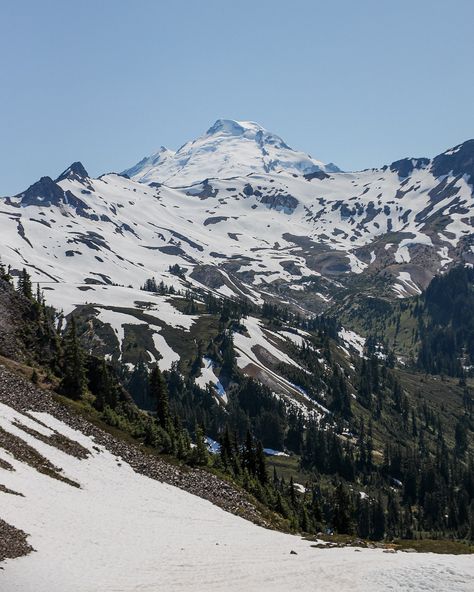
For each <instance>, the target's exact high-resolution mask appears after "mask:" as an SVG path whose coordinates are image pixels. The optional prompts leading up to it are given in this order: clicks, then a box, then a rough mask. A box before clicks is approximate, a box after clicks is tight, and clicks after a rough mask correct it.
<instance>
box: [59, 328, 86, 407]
mask: <svg viewBox="0 0 474 592" xmlns="http://www.w3.org/2000/svg"><path fill="white" fill-rule="evenodd" d="M62 371H63V378H62V380H61V386H60V389H61V392H62V393H64V394H65V395H66V396H67V397H70V398H71V399H80V398H81V397H82V395H83V394H84V392H85V390H86V371H85V365H84V353H83V350H82V347H81V345H80V343H79V339H78V337H77V329H76V320H75V318H74V317H71V321H70V326H69V332H68V333H67V335H66V337H65V339H64V354H63V364H62Z"/></svg>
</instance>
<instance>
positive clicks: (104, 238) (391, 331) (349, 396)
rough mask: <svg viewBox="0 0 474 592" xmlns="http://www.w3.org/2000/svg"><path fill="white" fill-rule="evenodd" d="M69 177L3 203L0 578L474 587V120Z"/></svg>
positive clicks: (242, 148) (43, 586)
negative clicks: (375, 164)
mask: <svg viewBox="0 0 474 592" xmlns="http://www.w3.org/2000/svg"><path fill="white" fill-rule="evenodd" d="M336 160H337V159H336ZM54 177H55V175H53V177H50V176H44V177H42V178H41V179H39V180H38V181H37V182H36V183H34V184H33V185H31V186H30V187H28V188H27V189H25V190H24V191H23V192H21V193H19V194H18V195H12V196H5V197H3V198H1V203H0V256H1V268H0V315H1V317H0V318H1V320H0V354H1V358H0V363H1V365H0V501H1V504H0V533H1V534H2V535H3V538H4V540H5V541H7V542H6V544H3V545H2V542H1V541H0V560H2V559H7V561H6V563H5V564H4V570H3V571H2V572H0V587H2V578H6V580H5V581H6V587H5V588H2V590H3V589H5V590H7V591H8V592H13V591H14V590H22V591H24V592H25V591H26V592H29V591H33V590H35V591H36V592H42V591H43V590H44V591H45V592H46V591H47V592H51V591H56V590H57V591H59V590H61V591H64V590H73V589H74V590H84V592H92V591H93V590H98V589H100V590H124V591H128V590H151V589H158V588H156V587H154V586H156V585H157V582H159V583H160V585H161V586H162V588H160V589H163V590H173V589H176V590H178V589H179V590H191V589H199V590H207V591H211V590H222V589H223V588H224V586H225V588H226V589H229V590H243V589H246V590H272V591H277V590H288V589H296V587H298V588H299V589H302V590H313V589H315V588H314V581H316V582H317V583H318V584H320V585H321V586H322V587H323V588H324V587H327V586H333V587H334V586H335V588H334V589H337V590H349V589H350V590H359V589H360V590H372V589H373V590H380V589H397V590H405V589H406V590H408V589H414V590H421V589H436V590H466V591H467V590H468V589H469V586H470V585H472V578H473V576H474V572H473V565H472V561H470V558H469V557H463V555H465V554H469V553H472V552H473V549H474V547H473V544H474V416H473V411H474V394H473V392H474V391H473V389H474V271H473V265H474V232H473V225H474V197H473V195H474V194H473V191H474V140H468V141H466V142H464V143H462V144H459V145H458V146H455V147H454V148H450V149H448V150H446V152H444V153H442V154H439V155H438V156H435V157H433V158H426V157H416V158H415V157H408V158H404V159H402V160H399V161H397V162H393V163H392V164H387V165H386V166H384V167H382V168H379V169H367V170H363V171H358V172H345V171H342V170H340V169H339V167H338V166H337V165H335V164H333V163H329V164H324V163H323V162H320V161H319V160H317V159H315V158H312V157H311V156H309V155H307V154H305V153H303V152H300V151H297V150H294V149H293V148H291V147H290V146H288V145H287V144H286V142H285V141H284V140H283V139H282V138H280V137H279V136H277V135H276V134H274V133H272V132H269V131H267V130H266V129H264V128H263V127H261V126H260V125H259V124H257V123H255V122H251V121H233V120H226V119H219V120H217V121H216V122H215V123H214V125H212V127H210V128H209V130H208V131H207V132H206V133H205V134H204V135H202V136H200V137H199V138H197V139H195V140H193V141H190V142H187V143H186V144H184V145H183V146H182V147H181V148H179V150H177V151H176V152H175V151H173V150H169V149H167V148H164V147H161V148H160V149H159V150H158V151H157V152H156V153H154V154H152V155H151V156H147V157H145V158H143V159H142V160H141V161H140V162H138V163H137V164H136V165H134V166H131V167H130V168H129V169H127V170H125V171H123V172H118V173H107V174H103V175H101V176H100V177H98V178H92V177H90V176H89V174H88V173H87V170H86V169H85V167H84V166H83V164H81V163H80V162H75V163H73V164H71V165H70V166H69V167H68V168H67V169H66V170H65V171H64V172H63V173H61V174H60V175H59V176H57V178H54ZM178 488H179V489H178ZM15 494H16V495H15ZM195 496H198V498H200V499H198V498H196V497H195ZM51 499H57V500H58V504H59V507H60V509H58V511H57V512H53V510H52V509H51V504H50V500H51ZM209 502H211V503H209ZM146 509H148V510H150V511H149V512H147V511H145V510H146ZM232 514H233V515H232ZM52 516H54V517H52ZM244 519H246V520H244ZM251 522H253V523H254V524H251ZM65 524H71V525H72V526H71V528H72V529H73V532H74V537H72V538H74V540H73V541H72V540H68V539H67V537H66V542H64V541H63V542H62V543H61V544H60V542H58V541H61V537H64V536H65V535H64V528H65ZM102 524H105V526H106V528H105V529H104V528H102ZM262 526H265V527H266V528H267V530H264V529H262V528H261V527H262ZM180 529H181V530H180ZM271 529H273V531H272V530H271ZM277 530H279V531H283V532H275V531H277ZM157 533H159V535H158V534H157ZM180 533H181V535H180ZM283 533H285V534H283ZM302 534H304V535H305V539H304V540H302V539H301V535H302ZM295 535H298V536H295ZM160 537H161V538H160ZM157 539H159V541H158V542H157ZM119 541H120V545H119ZM124 545H127V547H126V548H127V552H125V551H124V550H123V549H125V546H124ZM119 547H120V548H119ZM335 547H345V548H344V549H335ZM353 547H355V548H356V549H357V550H360V551H361V552H360V554H355V553H354V548H353ZM33 549H35V550H36V551H37V553H32V552H31V551H32V550H33ZM78 549H79V550H78ZM97 549H101V551H100V553H99V552H97ZM104 549H105V550H104ZM216 549H217V550H218V551H216ZM407 550H408V551H411V552H413V555H408V554H405V553H404V551H407ZM426 551H433V552H437V553H444V554H449V555H443V556H440V557H439V558H438V557H435V556H433V555H428V554H423V552H426ZM384 552H386V554H385V555H383V553H384ZM415 552H421V553H418V554H417V553H415ZM392 553H393V554H396V557H392V556H391V554H392ZM454 554H456V555H459V557H454ZM217 555H218V556H219V557H218V558H217ZM159 556H160V557H161V558H162V564H161V567H157V565H156V563H154V561H155V559H154V558H156V557H159ZM256 556H258V561H257V560H256ZM295 556H296V557H295ZM55 561H59V563H60V564H61V565H62V566H63V567H58V566H57V567H56V569H55V572H54V576H53V577H52V576H51V572H50V571H49V570H50V569H51V565H52V563H54V562H55ZM242 565H245V566H246V568H245V569H244V571H246V569H247V568H248V573H247V575H246V576H241V575H240V576H239V569H243V568H242ZM348 565H349V566H350V569H349V570H348V568H347V566H348ZM87 566H89V569H88V573H87V577H85V576H84V575H82V576H80V575H78V570H79V571H80V570H81V569H86V568H87ZM121 566H126V567H124V569H122V568H121ZM325 566H326V567H327V569H325ZM343 566H345V567H343ZM198 567H199V569H198ZM196 570H197V571H196ZM349 572H350V574H349ZM111 574H113V576H112V575H111ZM196 574H197V575H196ZM348 574H349V575H348ZM354 574H355V575H354ZM196 578H198V581H199V585H198V588H196V587H195V585H196ZM242 578H243V579H242ZM272 578H273V579H272ZM78 579H79V580H80V581H81V582H82V584H83V585H82V587H78V586H77V585H76V584H77V582H78ZM224 582H225V585H224ZM193 586H194V587H193ZM390 586H393V587H390Z"/></svg>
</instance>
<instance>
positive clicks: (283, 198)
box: [260, 193, 298, 213]
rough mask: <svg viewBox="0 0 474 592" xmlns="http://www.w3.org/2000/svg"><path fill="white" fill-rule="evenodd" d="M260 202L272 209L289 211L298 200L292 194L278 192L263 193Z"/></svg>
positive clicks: (292, 209)
mask: <svg viewBox="0 0 474 592" xmlns="http://www.w3.org/2000/svg"><path fill="white" fill-rule="evenodd" d="M260 203H262V204H265V205H266V206H268V207H269V208H271V209H272V210H284V211H285V212H288V213H291V212H292V211H294V210H295V209H296V207H297V205H298V200H297V199H296V197H293V196H292V195H285V194H282V193H278V194H277V195H264V196H263V197H262V199H261V200H260Z"/></svg>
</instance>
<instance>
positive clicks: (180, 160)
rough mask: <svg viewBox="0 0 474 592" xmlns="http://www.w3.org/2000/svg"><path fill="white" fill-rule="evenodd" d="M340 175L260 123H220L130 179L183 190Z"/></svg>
mask: <svg viewBox="0 0 474 592" xmlns="http://www.w3.org/2000/svg"><path fill="white" fill-rule="evenodd" d="M338 170H339V169H338V168H337V167H336V166H335V165H333V164H328V165H326V164H324V163H322V162H321V161H319V160H315V159H313V158H312V157H311V156H309V155H308V154H305V153H304V152H300V151H298V150H293V149H292V148H290V146H288V144H287V143H286V142H285V141H284V140H283V139H282V138H280V136H277V135H276V134H273V133H272V132H269V131H268V130H266V129H265V128H264V127H262V126H261V125H259V124H258V123H255V122H253V121H235V120H232V119H218V120H217V121H216V122H215V123H214V125H212V126H211V127H210V128H209V129H208V130H207V132H206V133H205V134H204V135H202V136H200V137H199V138H197V139H196V140H193V141H190V142H187V143H186V144H184V146H182V147H181V148H180V149H179V150H178V151H177V152H172V151H170V150H167V149H166V148H163V147H162V148H161V149H160V150H159V151H158V152H156V153H155V154H152V155H151V156H149V157H145V158H144V159H143V160H141V161H140V162H139V163H138V164H136V165H135V166H133V167H131V168H130V169H127V170H125V171H124V174H126V175H128V176H129V177H130V178H132V179H133V180H135V181H139V182H141V183H151V182H159V183H164V184H166V185H169V186H171V187H180V186H187V185H192V184H194V183H198V182H200V181H203V180H204V179H213V178H219V179H224V178H229V177H244V176H247V175H250V174H268V173H283V174H285V173H286V174H297V175H305V174H310V173H314V172H316V171H324V172H336V171H338Z"/></svg>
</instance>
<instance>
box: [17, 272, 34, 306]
mask: <svg viewBox="0 0 474 592" xmlns="http://www.w3.org/2000/svg"><path fill="white" fill-rule="evenodd" d="M18 292H19V293H20V294H23V296H25V298H28V299H29V300H32V299H33V288H32V285H31V278H30V276H29V274H28V272H27V271H26V269H25V268H23V269H22V271H21V275H20V277H19V278H18Z"/></svg>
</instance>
